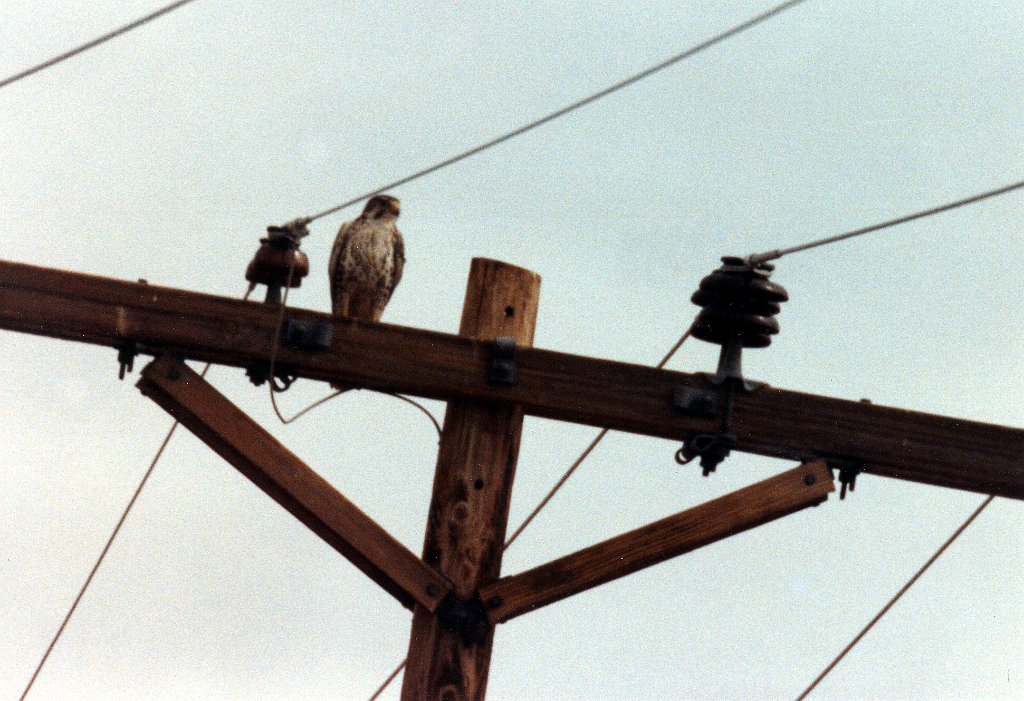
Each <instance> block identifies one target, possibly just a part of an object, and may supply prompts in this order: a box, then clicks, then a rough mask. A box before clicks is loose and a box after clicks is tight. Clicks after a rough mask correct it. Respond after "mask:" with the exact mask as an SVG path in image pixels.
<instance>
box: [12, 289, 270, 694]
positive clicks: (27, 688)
mask: <svg viewBox="0 0 1024 701" xmlns="http://www.w3.org/2000/svg"><path fill="white" fill-rule="evenodd" d="M255 287H256V285H255V284H250V285H249V289H248V291H246V293H245V296H244V297H242V299H243V300H247V299H249V295H251V294H252V291H253V289H255ZM209 370H210V363H207V364H206V365H205V366H204V367H203V369H202V371H201V372H200V373H199V376H200V377H206V373H207V372H208V371H209ZM179 423H180V422H179V421H177V420H175V421H174V423H172V424H171V428H170V430H168V431H167V435H166V436H164V440H163V442H162V443H160V447H159V448H157V450H156V454H155V455H154V456H153V460H152V461H151V462H150V463H149V467H148V468H146V472H145V473H144V474H143V475H142V479H141V480H140V481H139V486H138V487H136V488H135V492H134V493H133V494H132V498H131V499H129V500H128V506H126V507H125V509H124V511H123V512H122V513H121V518H119V519H118V521H117V525H116V526H114V531H113V532H112V533H111V534H110V538H108V539H107V544H106V545H104V546H103V550H102V551H100V556H99V557H98V558H96V563H95V564H94V565H93V566H92V570H90V571H89V576H88V577H86V578H85V583H84V584H83V585H82V588H81V589H79V590H78V595H77V596H76V597H75V600H74V601H73V602H72V603H71V608H69V609H68V612H67V615H66V616H64V620H63V621H62V622H61V624H60V627H59V628H58V629H57V633H56V634H55V635H54V636H53V639H52V640H51V641H50V644H49V645H48V646H47V648H46V652H44V653H43V657H42V659H41V660H39V664H38V665H36V669H35V671H34V672H33V673H32V678H31V679H29V680H28V684H27V685H26V686H25V690H24V691H23V692H21V696H20V697H18V701H25V697H26V696H28V692H29V691H31V690H32V685H33V684H35V682H36V678H37V677H38V676H39V673H40V672H41V671H42V670H43V665H45V664H46V660H47V659H49V657H50V653H51V652H53V648H54V647H56V645H57V641H58V640H60V636H61V635H63V633H64V629H65V628H66V627H67V625H68V621H70V620H71V616H73V615H74V613H75V610H76V609H77V608H78V604H79V602H81V600H82V597H83V596H84V595H85V591H86V589H88V588H89V585H90V584H91V583H92V580H93V577H95V576H96V572H97V571H98V570H99V568H100V565H101V564H103V560H104V558H106V556H107V552H108V551H109V550H110V546H111V545H113V544H114V539H115V538H117V534H118V533H120V532H121V526H123V525H124V522H125V519H127V518H128V514H129V512H131V510H132V507H133V506H135V502H136V501H137V500H138V498H139V495H140V494H141V493H142V488H143V487H145V486H146V482H147V481H149V477H150V475H152V474H153V470H154V469H155V468H156V464H157V463H158V462H159V461H160V458H161V456H163V454H164V450H165V449H166V448H167V444H168V443H170V442H171V437H172V436H173V435H174V432H175V430H177V428H178V424H179Z"/></svg>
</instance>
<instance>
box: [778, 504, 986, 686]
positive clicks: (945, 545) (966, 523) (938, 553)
mask: <svg viewBox="0 0 1024 701" xmlns="http://www.w3.org/2000/svg"><path fill="white" fill-rule="evenodd" d="M994 498H995V495H994V494H993V495H991V496H989V497H988V498H986V499H985V501H983V502H982V503H981V506H979V507H978V508H977V509H975V511H974V513H973V514H971V515H970V516H968V517H967V520H966V521H964V522H963V523H962V524H961V525H960V527H959V528H957V529H956V530H955V531H954V532H953V535H951V536H950V537H949V538H948V539H947V540H946V542H945V543H943V544H942V547H940V548H939V549H938V550H936V551H935V554H934V555H932V556H931V557H930V558H928V562H926V563H924V566H923V567H922V568H921V569H919V570H918V571H917V573H916V574H914V576H913V577H911V578H910V581H909V582H907V583H906V584H904V585H903V588H902V589H900V590H899V591H898V592H896V596H894V597H892V598H891V599H889V603H887V604H886V605H885V606H883V607H882V610H881V611H879V612H878V614H877V615H876V616H875V617H874V618H872V619H871V622H870V623H868V624H867V625H866V626H864V629H863V630H862V631H861V632H860V633H858V634H857V637H855V638H854V639H853V640H852V641H851V642H850V644H849V645H847V646H846V647H845V648H843V651H842V652H840V653H839V655H838V656H837V657H836V658H835V659H834V660H832V662H831V663H830V664H829V665H828V667H826V668H825V671H823V672H822V673H821V674H819V675H818V678H817V679H815V680H814V681H813V682H811V685H810V686H809V687H807V688H806V689H804V692H803V693H802V694H800V695H799V696H798V697H797V699H796V701H803V699H805V698H807V695H808V694H809V693H811V691H813V690H814V687H816V686H818V683H819V682H821V680H822V679H824V678H825V677H826V676H827V675H828V673H829V672H831V671H832V669H833V668H834V667H835V666H836V665H837V664H839V661H840V660H842V659H843V658H844V657H846V653H848V652H849V651H850V650H852V649H853V646H854V645H856V644H857V643H858V642H860V639H861V638H863V637H864V636H865V635H866V634H867V632H868V631H869V630H871V628H872V627H873V626H874V625H875V624H876V623H878V621H879V619H880V618H881V617H882V616H884V615H885V614H886V613H887V612H888V611H889V609H891V608H892V607H893V604H895V603H896V602H897V601H899V600H900V597H901V596H903V595H904V594H906V593H907V590H908V589H910V587H912V586H913V585H914V582H916V581H917V580H918V578H919V577H920V576H921V575H922V574H924V573H925V570H927V569H928V568H929V567H931V566H932V563H933V562H935V561H936V560H938V559H939V557H940V556H941V555H942V553H944V552H945V551H946V548H948V547H949V546H950V545H952V544H953V541H955V540H956V539H957V538H959V537H960V534H961V533H963V532H964V531H965V530H967V527H968V526H970V525H971V522H973V521H974V519H976V518H977V517H978V515H979V514H981V512H982V511H984V510H985V507H986V506H988V505H989V504H991V503H992V500H993V499H994Z"/></svg>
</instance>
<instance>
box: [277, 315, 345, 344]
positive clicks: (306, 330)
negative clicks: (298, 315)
mask: <svg viewBox="0 0 1024 701" xmlns="http://www.w3.org/2000/svg"><path fill="white" fill-rule="evenodd" d="M333 339H334V327H333V326H331V325H330V324H329V323H327V322H325V321H302V320H301V319H289V320H288V323H287V325H286V326H285V330H284V342H285V345H286V346H288V347H289V348H294V349H296V350H303V351H309V352H315V351H323V350H330V348H331V341H332V340H333Z"/></svg>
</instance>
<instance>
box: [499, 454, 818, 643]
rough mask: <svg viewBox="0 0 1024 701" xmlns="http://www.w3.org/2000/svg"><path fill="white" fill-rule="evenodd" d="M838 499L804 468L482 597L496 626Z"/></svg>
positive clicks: (517, 578)
mask: <svg viewBox="0 0 1024 701" xmlns="http://www.w3.org/2000/svg"><path fill="white" fill-rule="evenodd" d="M833 491H835V484H834V483H833V480H832V474H831V472H830V471H829V469H828V467H827V466H826V464H825V462H824V461H820V460H819V461H817V462H813V463H807V464H804V465H801V466H800V467H797V468H796V469H793V470H789V471H788V472H784V473H782V474H781V475H778V476H776V477H772V478H771V479H767V480H764V481H763V482H758V483H757V484H753V485H751V486H749V487H746V488H744V489H740V490H739V491H736V492H733V493H732V494H727V495H725V496H723V497H719V498H718V499H713V500H711V501H709V502H706V503H704V504H701V505H700V506H696V507H694V508H692V509H687V510H686V511H682V512H680V513H678V514H675V515H674V516H669V517H667V518H664V519H662V520H660V521H656V522H654V523H651V524H649V525H647V526H644V527H643V528H638V529H636V530H635V531H630V532H629V533H624V534H623V535H620V536H616V537H615V538H611V539H610V540H606V541H604V542H603V543H598V544H597V545H592V546H590V547H589V548H585V549H583V550H580V551H579V552H575V553H573V554H571V555H566V556H565V557H562V558H559V559H558V560H554V561H553V562H549V563H547V564H546V565H541V566H540V567H535V568H533V569H531V570H527V571H526V572H522V573H520V574H514V575H512V576H509V577H503V578H501V579H499V580H497V581H495V582H492V583H490V584H487V585H485V586H483V587H481V589H480V598H481V600H482V601H483V602H484V605H485V606H486V607H487V616H488V618H489V619H490V620H491V621H493V622H495V623H497V622H501V621H507V620H508V619H510V618H515V617H516V616H520V615H522V614H524V613H528V612H530V611H535V610H536V609H538V608H540V607H542V606H547V605H548V604H553V603H555V602H556V601H560V600H562V599H564V598H566V597H568V596H572V595H573V594H578V593H579V592H582V591H586V590H587V589H590V588H592V587H596V586H598V585H600V584H604V583H605V582H610V581H612V580H613V579H618V578H619V577H624V576H626V575H628V574H632V573H634V572H636V571H638V570H641V569H644V568H645V567H650V566H652V565H656V564H658V563H659V562H664V561H665V560H668V559H670V558H673V557H676V556H677V555H682V554H683V553H688V552H690V551H691V550H696V549H697V548H702V547H704V546H705V545H710V544H711V543H714V542H716V541H719V540H722V539H723V538H728V537H729V536H731V535H736V534H737V533H742V532H743V531H746V530H750V529H751V528H755V527H756V526H760V525H762V524H764V523H768V522H769V521H774V520H775V519H777V518H781V517H782V516H786V515H787V514H791V513H793V512H795V511H799V510H801V509H805V508H807V507H808V506H814V505H816V504H820V503H821V502H823V501H825V499H827V498H828V495H829V493H830V492H833Z"/></svg>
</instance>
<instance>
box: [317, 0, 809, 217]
mask: <svg viewBox="0 0 1024 701" xmlns="http://www.w3.org/2000/svg"><path fill="white" fill-rule="evenodd" d="M803 1H804V0H789V1H788V2H783V3H781V4H779V5H776V6H775V7H773V8H771V9H770V10H768V11H766V12H762V13H761V14H759V15H757V16H755V17H752V18H751V19H748V20H747V21H745V22H742V23H740V24H737V25H736V26H734V27H732V28H731V29H727V30H726V31H724V32H722V33H721V34H716V35H715V36H713V37H711V38H710V39H707V40H705V41H703V42H701V43H700V44H697V45H696V46H692V47H690V48H689V49H686V50H685V51H681V52H679V53H677V54H675V55H674V56H671V57H669V58H667V59H665V60H664V61H662V62H661V63H657V64H655V65H653V66H651V67H650V68H647V69H644V70H642V71H640V72H639V73H634V74H633V75H631V76H629V77H628V78H625V79H623V80H620V81H619V82H617V83H614V84H612V85H610V86H608V87H607V88H604V89H603V90H599V91H598V92H595V93H593V94H591V95H588V96H587V97H584V98H583V99H581V100H577V101H576V102H573V103H572V104H569V105H566V106H565V107H562V108H561V109H558V110H555V111H554V112H551V113H549V114H547V115H545V116H543V117H541V118H539V119H535V120H534V121H532V122H529V123H528V124H524V125H523V126H521V127H519V128H518V129H513V130H512V131H510V132H506V133H505V134H502V135H501V136H499V137H497V138H494V139H491V140H490V141H487V142H485V143H482V144H480V145H478V146H474V147H473V148H470V149H467V150H465V151H463V152H461V153H459V154H457V155H455V156H452V157H451V158H447V159H445V160H443V161H440V162H439V163H435V164H434V165H432V166H429V167H427V168H423V169H422V170H418V171H416V172H415V173H412V174H411V175H407V176H405V177H404V178H400V179H398V180H395V181H394V182H390V183H388V184H386V185H381V186H380V187H378V188H376V189H374V190H371V191H370V192H366V193H363V194H362V195H359V196H358V197H353V198H352V199H350V200H348V201H347V202H343V203H341V204H339V205H337V206H335V207H331V208H329V209H325V210H323V211H322V212H318V213H316V214H313V215H311V216H309V217H307V218H305V219H303V220H302V221H303V222H305V223H307V224H308V223H310V222H312V221H316V220H317V219H320V218H321V217H326V216H328V215H329V214H334V213H335V212H338V211H341V210H342V209H345V208H346V207H350V206H352V205H354V204H356V203H358V202H362V201H363V200H365V199H366V198H368V197H372V196H373V195H377V194H380V193H381V192H384V191H385V190H391V189H393V188H396V187H399V186H400V185H405V184H406V183H409V182H412V181H413V180H417V179H419V178H422V177H423V176H425V175H430V174H431V173H434V172H436V171H438V170H441V169H442V168H447V167H448V166H450V165H454V164H455V163H458V162H459V161H462V160H465V159H466V158H469V157H470V156H475V155H476V154H478V153H480V152H482V151H486V150H487V149H489V148H492V147H494V146H497V145H498V144H502V143H504V142H506V141H509V140H510V139H514V138H516V137H517V136H521V135H522V134H525V133H526V132H528V131H532V130H534V129H536V128H537V127H539V126H542V125H544V124H547V123H548V122H551V121H553V120H555V119H558V118H559V117H564V116H565V115H567V114H569V113H570V112H574V111H576V110H578V109H579V108H581V107H584V106H586V105H589V104H590V103H592V102H596V101H597V100H600V99H601V98H604V97H607V96H608V95H611V94H612V93H614V92H616V91H618V90H621V89H622V88H625V87H627V86H629V85H632V84H633V83H637V82H639V81H641V80H643V79H645V78H648V77H650V76H652V75H654V74H655V73H657V72H659V71H662V70H664V69H666V68H668V67H669V66H672V65H674V64H676V63H679V62H680V61H683V60H685V59H688V58H690V57H691V56H694V55H696V54H699V53H700V52H702V51H704V50H705V49H709V48H711V47H712V46H714V45H715V44H718V43H720V42H723V41H725V40H726V39H729V38H730V37H733V36H735V35H736V34H740V33H741V32H744V31H746V30H748V29H751V28H753V27H755V26H757V25H759V24H761V23H762V22H765V21H767V20H769V19H771V18H772V17H775V16H776V15H779V14H781V13H783V12H785V11H786V10H788V9H790V8H792V7H795V6H796V5H799V4H800V3H801V2H803Z"/></svg>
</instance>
